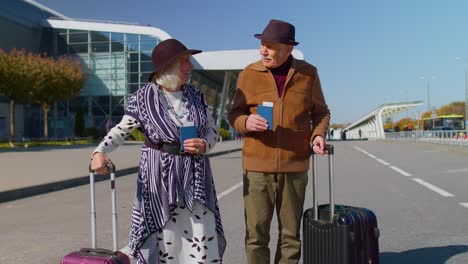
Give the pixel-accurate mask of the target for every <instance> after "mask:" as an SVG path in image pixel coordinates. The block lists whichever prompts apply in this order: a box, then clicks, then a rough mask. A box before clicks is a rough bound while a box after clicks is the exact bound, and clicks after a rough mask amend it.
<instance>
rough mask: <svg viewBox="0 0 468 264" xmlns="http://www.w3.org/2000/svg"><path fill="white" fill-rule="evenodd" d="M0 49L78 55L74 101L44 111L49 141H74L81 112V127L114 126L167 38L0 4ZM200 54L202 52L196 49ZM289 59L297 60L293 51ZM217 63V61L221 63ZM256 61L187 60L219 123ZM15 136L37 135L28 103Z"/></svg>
mask: <svg viewBox="0 0 468 264" xmlns="http://www.w3.org/2000/svg"><path fill="white" fill-rule="evenodd" d="M0 33H1V34H2V36H4V37H2V38H1V39H0V48H2V49H4V50H6V51H8V50H10V49H13V48H16V49H25V50H27V51H31V52H34V53H44V52H45V53H46V54H47V55H48V56H52V57H55V58H58V57H59V56H62V55H67V56H76V57H78V58H79V59H80V61H81V63H82V64H83V65H84V67H85V68H86V69H87V70H88V77H87V81H86V83H85V85H84V88H83V90H82V92H81V94H80V96H78V97H76V98H74V99H72V100H69V101H67V102H57V103H56V104H55V105H54V106H53V108H52V109H51V111H50V112H49V137H51V138H63V137H72V136H74V119H75V114H76V112H77V111H78V110H80V111H83V112H84V116H85V126H86V127H95V128H97V129H104V126H105V120H106V119H107V118H112V119H113V121H114V123H116V122H118V121H119V120H120V118H121V116H122V114H123V112H124V108H125V106H126V102H127V98H128V95H129V94H131V93H132V92H134V91H135V90H137V89H138V88H139V87H140V86H142V85H143V84H145V82H146V81H147V79H148V76H149V74H150V73H151V71H152V69H153V66H152V62H151V53H152V50H153V48H154V46H155V45H157V44H158V43H159V42H161V41H163V40H165V39H168V38H171V36H170V35H169V34H168V33H166V32H164V31H163V30H161V29H158V28H156V27H152V26H149V25H138V24H131V23H122V22H108V21H90V20H80V19H72V18H69V17H67V16H66V15H64V14H60V13H58V12H56V11H54V10H51V9H50V8H48V7H46V6H43V5H41V4H39V3H37V2H35V1H33V0H3V1H1V2H0ZM194 48H199V49H203V47H194ZM293 55H294V56H295V57H296V58H298V59H303V57H304V56H303V54H302V53H301V52H300V51H299V50H294V51H293ZM220 57H223V60H219V58H220ZM258 59H259V55H258V50H256V49H253V50H231V51H208V52H207V51H205V52H203V53H200V54H197V55H195V56H193V64H194V70H193V72H192V79H191V83H192V84H194V85H195V86H197V87H199V88H200V90H201V91H202V92H203V93H204V94H205V96H206V98H207V101H208V104H209V105H210V108H211V110H212V113H213V116H214V118H215V120H217V123H218V124H219V123H220V122H221V120H222V119H225V113H226V106H227V105H229V103H230V99H231V98H232V96H233V94H234V91H235V88H236V85H235V84H236V82H237V76H238V74H239V72H240V70H241V69H243V68H244V67H245V66H247V65H248V64H249V63H252V62H254V61H256V60H258ZM15 112H16V114H15V126H16V135H17V138H22V137H25V138H40V137H41V136H42V130H43V129H42V126H43V125H42V123H43V120H42V119H43V117H42V110H41V108H40V107H39V106H38V105H35V104H32V103H18V104H16V108H15ZM9 118H10V117H9V102H8V98H5V97H2V96H0V140H4V139H7V138H8V137H9V122H10V120H9Z"/></svg>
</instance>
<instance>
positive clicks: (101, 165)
mask: <svg viewBox="0 0 468 264" xmlns="http://www.w3.org/2000/svg"><path fill="white" fill-rule="evenodd" d="M108 163H112V162H111V160H110V159H109V158H108V157H107V155H106V154H104V153H102V152H96V153H94V154H93V157H92V158H91V170H92V171H94V172H97V173H99V174H101V175H105V174H108V173H109V172H110V171H109V168H107V166H106V164H108Z"/></svg>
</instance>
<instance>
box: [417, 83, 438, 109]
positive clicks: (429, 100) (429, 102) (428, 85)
mask: <svg viewBox="0 0 468 264" xmlns="http://www.w3.org/2000/svg"><path fill="white" fill-rule="evenodd" d="M419 78H420V79H421V80H426V88H427V111H431V83H430V78H427V77H425V76H421V77H419ZM431 79H433V80H434V79H435V76H431Z"/></svg>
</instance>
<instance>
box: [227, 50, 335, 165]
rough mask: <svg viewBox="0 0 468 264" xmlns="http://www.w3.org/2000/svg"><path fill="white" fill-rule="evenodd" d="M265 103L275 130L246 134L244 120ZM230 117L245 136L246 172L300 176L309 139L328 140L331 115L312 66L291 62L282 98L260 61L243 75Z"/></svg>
mask: <svg viewBox="0 0 468 264" xmlns="http://www.w3.org/2000/svg"><path fill="white" fill-rule="evenodd" d="M263 102H272V103H273V124H272V125H273V129H272V130H271V131H270V130H267V131H264V132H248V131H247V129H246V126H245V123H246V120H247V118H248V116H249V115H250V114H256V113H257V105H261V104H262V103H263ZM228 118H229V122H230V123H231V125H232V126H233V127H234V128H235V129H236V130H237V131H238V132H239V133H242V134H244V139H245V141H244V146H243V148H242V156H243V166H242V167H243V169H244V170H248V171H258V172H302V171H307V170H308V169H309V158H310V155H311V153H312V149H311V147H310V142H311V140H312V139H313V138H314V137H315V136H317V135H321V136H323V137H325V133H326V131H327V130H328V125H329V122H330V111H329V109H328V106H327V104H326V103H325V99H324V97H323V92H322V88H321V86H320V79H319V76H318V74H317V69H316V68H315V67H314V66H312V65H310V64H309V63H307V62H305V61H303V60H297V59H293V62H292V65H291V69H290V70H289V72H288V76H287V78H286V83H285V87H284V93H283V96H282V97H279V95H278V89H277V88H276V83H275V79H274V77H273V74H272V73H271V72H270V71H269V70H268V69H267V68H266V67H265V66H263V64H262V62H261V61H257V62H255V63H252V64H250V65H248V66H247V67H246V68H245V69H244V70H243V71H242V72H241V73H240V74H239V79H238V81H237V89H236V93H235V95H234V99H233V102H232V106H231V110H230V111H229V114H228Z"/></svg>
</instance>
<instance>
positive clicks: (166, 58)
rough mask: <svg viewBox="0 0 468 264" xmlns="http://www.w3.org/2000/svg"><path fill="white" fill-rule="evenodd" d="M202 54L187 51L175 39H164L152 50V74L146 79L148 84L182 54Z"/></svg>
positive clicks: (197, 51) (191, 50) (190, 50)
mask: <svg viewBox="0 0 468 264" xmlns="http://www.w3.org/2000/svg"><path fill="white" fill-rule="evenodd" d="M200 52H202V51H201V50H195V49H187V47H185V45H184V44H182V43H181V42H180V41H178V40H177V39H166V40H164V41H162V42H161V43H159V44H158V45H156V47H154V49H153V54H152V61H153V66H154V69H153V72H152V73H151V74H150V76H149V77H148V82H151V81H152V80H153V77H154V75H155V74H156V73H157V72H158V71H160V70H162V69H164V67H166V66H168V65H169V64H170V63H171V62H172V61H174V59H175V58H176V57H178V56H180V55H184V54H188V53H190V54H192V55H194V54H197V53H200Z"/></svg>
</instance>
